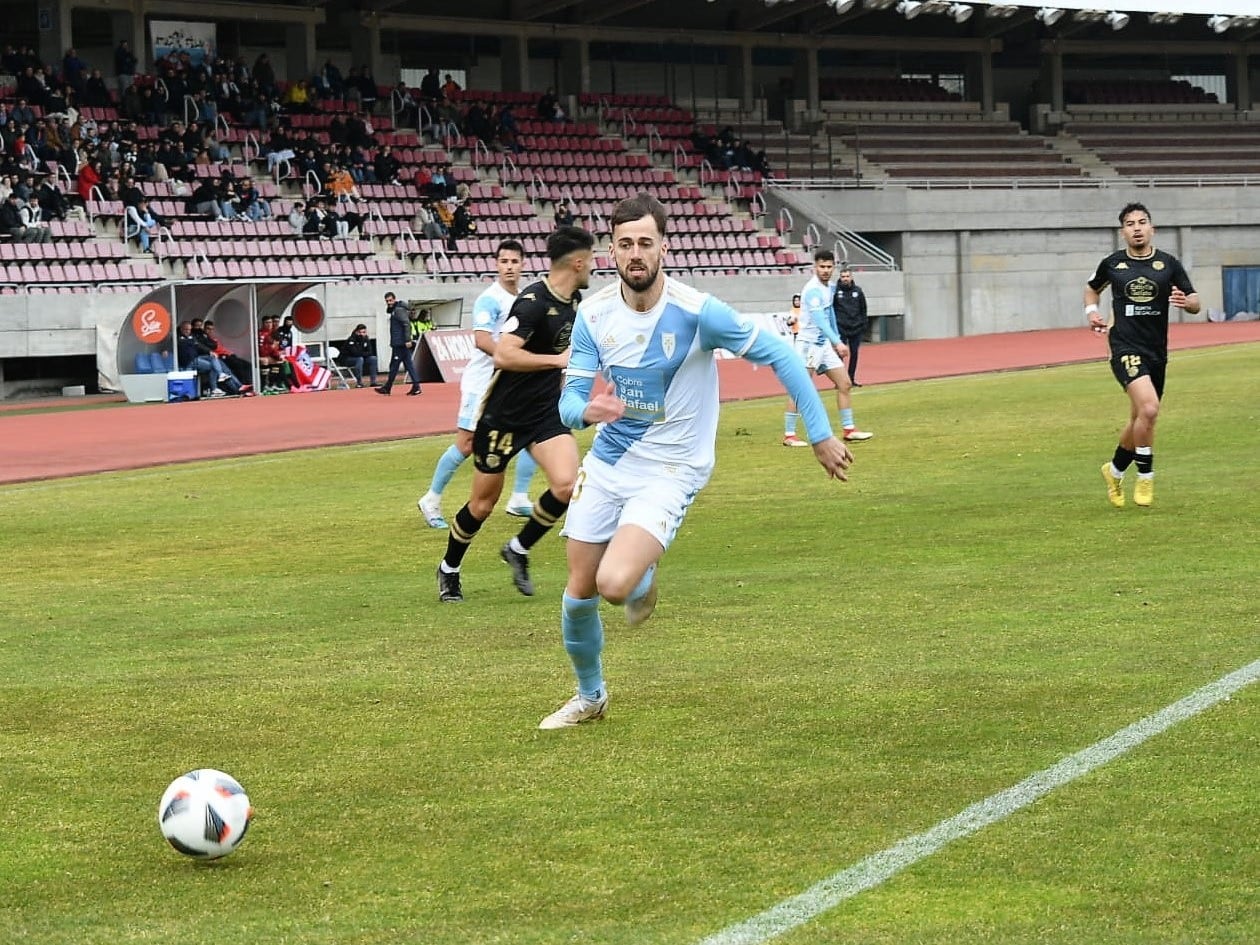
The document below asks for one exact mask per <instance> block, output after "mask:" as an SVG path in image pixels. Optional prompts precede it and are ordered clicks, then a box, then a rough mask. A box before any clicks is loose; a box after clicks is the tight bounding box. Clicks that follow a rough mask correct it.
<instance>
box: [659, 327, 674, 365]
mask: <svg viewBox="0 0 1260 945" xmlns="http://www.w3.org/2000/svg"><path fill="white" fill-rule="evenodd" d="M676 343H677V342H676V340H675V338H674V333H673V332H672V331H667V332H665V333H664V334H663V335H661V350H662V351H664V352H665V360H666V361H672V360H674V347H675V345H676Z"/></svg>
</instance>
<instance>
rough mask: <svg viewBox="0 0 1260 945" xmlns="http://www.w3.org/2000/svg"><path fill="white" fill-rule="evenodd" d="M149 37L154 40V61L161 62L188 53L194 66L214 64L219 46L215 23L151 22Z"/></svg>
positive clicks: (184, 21)
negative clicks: (204, 63) (169, 57)
mask: <svg viewBox="0 0 1260 945" xmlns="http://www.w3.org/2000/svg"><path fill="white" fill-rule="evenodd" d="M149 35H150V36H151V37H152V39H153V61H154V62H159V61H161V60H163V59H165V58H166V57H167V56H169V55H171V53H175V54H176V55H179V54H180V53H188V58H189V60H190V62H191V64H192V65H194V66H199V65H201V64H202V62H209V63H212V64H213V62H214V60H215V58H216V57H217V56H218V45H217V42H216V35H217V34H216V32H215V26H214V24H213V23H190V22H188V21H186V20H150V21H149Z"/></svg>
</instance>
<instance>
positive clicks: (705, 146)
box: [691, 125, 770, 177]
mask: <svg viewBox="0 0 1260 945" xmlns="http://www.w3.org/2000/svg"><path fill="white" fill-rule="evenodd" d="M691 145H692V147H693V148H694V149H695V151H696V153H697V154H702V155H704V159H705V160H706V161H708V162H709V164H710V166H712V167H713V168H714V169H715V170H720V171H756V172H757V173H759V174H761V176H762V177H769V176H770V165H769V163H768V162H767V161H766V152H765V151H753V149H752V147H751V146H750V145H749V144H748V142H747V141H745V140H744V139H742V138H740V137H738V136H737V135H736V134H735V129H734V128H732V127H731V126H730V125H727V126H726V127H725V128H723V129H722V130H721V131H719V132H718V133H717V134H716V135H708V134H705V133H704V132H703V131H702V130H701V129H700V128H698V127H697V128H695V129H694V130H693V131H692V132H691Z"/></svg>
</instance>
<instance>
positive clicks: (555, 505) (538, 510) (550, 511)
mask: <svg viewBox="0 0 1260 945" xmlns="http://www.w3.org/2000/svg"><path fill="white" fill-rule="evenodd" d="M568 507H569V503H568V502H561V501H560V500H559V499H557V498H556V497H555V496H554V495H552V494H551V490H550V489H548V490H547V491H546V492H544V493H543V494H542V495H540V496H539V497H538V501H537V502H535V503H534V513H533V514H532V515H531V516H530V517H529V521H528V522H526V523H525V525H524V527H523V528H522V529H521V530H520V533H519V534H518V535H517V536H516V540H517V541H519V542H520V543H521V547H522V548H524V549H525V550H526V551H529V549H530V548H533V547H534V545H536V544H538V542H539V541H540V540H541V539H542V537H543V535H545V534H547V532H549V531H551V529H552V527H553V526H554V525H555V524H556V522H557V521H558V520H559V518H560V516H561V515H563V514H564V511H565V509H567V508H568Z"/></svg>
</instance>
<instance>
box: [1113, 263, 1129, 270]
mask: <svg viewBox="0 0 1260 945" xmlns="http://www.w3.org/2000/svg"><path fill="white" fill-rule="evenodd" d="M1116 268H1117V269H1128V268H1129V264H1128V263H1125V262H1122V263H1116Z"/></svg>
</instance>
